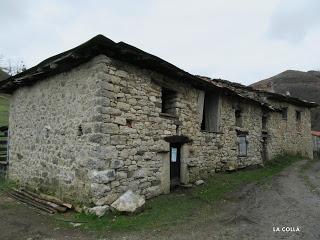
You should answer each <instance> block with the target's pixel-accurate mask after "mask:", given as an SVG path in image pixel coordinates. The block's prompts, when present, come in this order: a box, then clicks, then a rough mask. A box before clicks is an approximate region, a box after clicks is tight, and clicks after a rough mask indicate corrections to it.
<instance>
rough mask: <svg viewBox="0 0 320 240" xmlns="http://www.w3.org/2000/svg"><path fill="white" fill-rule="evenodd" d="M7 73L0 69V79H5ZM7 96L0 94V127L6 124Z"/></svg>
mask: <svg viewBox="0 0 320 240" xmlns="http://www.w3.org/2000/svg"><path fill="white" fill-rule="evenodd" d="M7 77H9V75H8V74H7V73H6V72H4V71H2V70H1V69H0V81H2V80H4V79H6V78H7ZM8 109H9V96H7V95H4V94H0V127H1V126H4V125H8Z"/></svg>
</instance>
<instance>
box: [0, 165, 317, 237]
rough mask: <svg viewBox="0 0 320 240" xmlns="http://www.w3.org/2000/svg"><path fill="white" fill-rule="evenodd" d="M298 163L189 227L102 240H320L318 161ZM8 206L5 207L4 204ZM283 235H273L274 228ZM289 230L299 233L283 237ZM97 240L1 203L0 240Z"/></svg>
mask: <svg viewBox="0 0 320 240" xmlns="http://www.w3.org/2000/svg"><path fill="white" fill-rule="evenodd" d="M306 163H307V162H306V161H301V162H297V163H295V164H294V165H292V166H291V167H289V168H287V169H286V170H284V171H283V172H282V173H281V174H279V175H277V176H275V177H274V178H273V179H272V180H271V181H269V182H268V183H267V184H263V185H255V184H252V185H247V186H245V187H243V188H242V189H240V190H239V191H237V192H234V193H232V194H229V195H228V196H226V200H225V201H222V202H219V203H217V204H215V205H214V206H209V207H208V209H206V210H205V211H203V212H199V213H197V214H196V215H195V216H194V218H192V220H190V221H189V222H188V223H185V224H180V225H177V226H171V227H168V228H166V229H161V230H157V231H146V232H133V233H117V234H116V235H112V236H111V235H110V233H109V234H108V235H107V236H106V237H105V238H104V239H110V237H111V238H112V239H137V240H138V239H139V240H140V239H197V240H200V239H201V240H202V239H268V240H269V239H306V240H312V239H320V227H319V223H320V161H319V162H316V163H313V164H312V165H311V166H310V167H309V168H307V169H305V166H306ZM4 201H5V202H4ZM277 227H279V230H280V232H274V231H273V228H275V230H277ZM283 227H291V228H294V229H295V230H297V228H299V230H300V231H299V232H297V231H296V232H282V228H283ZM28 238H29V239H96V238H95V237H93V236H92V235H87V234H85V233H83V232H80V231H78V230H75V229H59V228H58V229H57V228H56V225H55V224H54V223H53V222H52V220H51V219H47V218H45V217H43V216H40V215H37V214H36V213H35V212H34V211H33V210H31V209H29V208H27V207H25V206H24V205H17V204H16V203H15V202H13V201H12V200H10V199H8V198H5V197H3V196H2V197H1V203H0V239H3V240H4V239H28Z"/></svg>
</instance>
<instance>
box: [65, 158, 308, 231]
mask: <svg viewBox="0 0 320 240" xmlns="http://www.w3.org/2000/svg"><path fill="white" fill-rule="evenodd" d="M301 159H302V158H301V157H299V156H278V157H276V158H275V159H274V160H273V161H271V162H269V163H268V164H266V166H265V167H263V168H258V169H254V170H242V171H237V172H233V173H218V174H215V175H214V176H213V177H211V178H210V179H208V180H207V181H206V184H205V185H203V186H201V187H196V188H193V189H189V190H185V191H177V192H174V193H171V194H169V195H162V196H159V197H157V198H154V199H152V200H149V201H148V202H147V203H146V209H145V211H144V212H142V213H140V214H138V215H133V216H123V215H114V214H107V215H106V216H104V217H102V218H98V217H96V216H93V215H86V214H84V213H76V214H73V215H71V216H68V217H66V218H68V220H73V221H75V222H85V223H84V224H83V225H82V228H84V229H87V230H92V231H95V232H104V231H108V230H113V231H120V230H121V231H127V230H144V229H158V228H161V227H165V226H173V225H177V224H179V223H182V222H186V221H187V220H188V219H190V220H192V219H191V217H193V216H194V214H197V213H198V214H199V213H201V212H205V211H207V209H208V206H212V204H213V203H215V202H217V201H219V200H222V199H223V197H224V196H225V195H226V193H229V192H232V191H234V190H236V189H238V188H239V187H240V186H242V185H244V184H248V183H264V182H266V181H268V180H269V179H270V178H271V177H272V176H274V175H275V174H277V173H279V172H281V171H282V170H283V169H284V168H286V167H287V166H289V165H290V164H292V163H293V162H295V161H298V160H301Z"/></svg>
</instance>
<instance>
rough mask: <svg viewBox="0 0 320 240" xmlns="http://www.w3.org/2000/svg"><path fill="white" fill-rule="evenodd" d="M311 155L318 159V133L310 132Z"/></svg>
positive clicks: (319, 149) (319, 148)
mask: <svg viewBox="0 0 320 240" xmlns="http://www.w3.org/2000/svg"><path fill="white" fill-rule="evenodd" d="M311 134H312V142H313V155H314V158H320V132H318V131H312V132H311Z"/></svg>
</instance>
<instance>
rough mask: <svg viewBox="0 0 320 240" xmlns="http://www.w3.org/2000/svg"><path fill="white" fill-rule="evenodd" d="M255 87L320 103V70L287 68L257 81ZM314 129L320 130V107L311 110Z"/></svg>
mask: <svg viewBox="0 0 320 240" xmlns="http://www.w3.org/2000/svg"><path fill="white" fill-rule="evenodd" d="M251 86H252V87H254V88H257V89H262V90H268V91H272V90H273V91H274V92H276V93H282V94H286V92H287V91H289V92H290V95H291V96H292V97H298V98H301V99H304V100H307V101H311V102H316V103H318V104H320V72H318V71H308V72H301V71H294V70H287V71H285V72H282V73H280V74H278V75H276V76H273V77H271V78H268V79H265V80H262V81H259V82H256V83H254V84H252V85H251ZM311 125H312V129H313V130H316V131H320V107H318V108H316V109H312V110H311Z"/></svg>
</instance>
